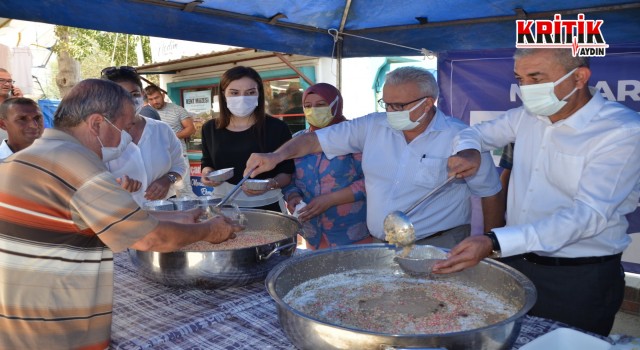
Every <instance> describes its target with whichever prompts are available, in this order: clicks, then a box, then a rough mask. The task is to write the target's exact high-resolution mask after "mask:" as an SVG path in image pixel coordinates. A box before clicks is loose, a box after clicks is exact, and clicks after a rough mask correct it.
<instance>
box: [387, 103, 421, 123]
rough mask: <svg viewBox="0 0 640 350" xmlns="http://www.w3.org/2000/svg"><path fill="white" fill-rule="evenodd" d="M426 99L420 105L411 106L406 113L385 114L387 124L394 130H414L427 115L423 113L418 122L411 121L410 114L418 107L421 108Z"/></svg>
mask: <svg viewBox="0 0 640 350" xmlns="http://www.w3.org/2000/svg"><path fill="white" fill-rule="evenodd" d="M426 100H427V98H426V97H425V98H424V99H423V100H422V101H420V103H418V104H417V105H415V106H413V108H411V109H410V110H408V111H398V112H387V122H388V123H389V125H391V127H392V128H394V129H396V130H401V131H402V130H411V129H415V128H417V127H418V125H420V121H421V120H422V119H424V117H426V116H427V113H426V112H425V113H423V114H422V115H421V116H420V118H418V120H416V121H415V122H414V121H411V112H413V111H414V110H415V109H416V108H418V106H421V105H422V104H423V103H424V101H426Z"/></svg>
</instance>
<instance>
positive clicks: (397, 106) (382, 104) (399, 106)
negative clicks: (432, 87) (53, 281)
mask: <svg viewBox="0 0 640 350" xmlns="http://www.w3.org/2000/svg"><path fill="white" fill-rule="evenodd" d="M427 97H431V96H423V97H420V98H417V99H415V100H413V101H410V102H407V103H386V102H384V101H383V100H382V99H379V100H378V105H379V106H380V107H381V108H382V109H384V110H387V109H389V108H391V110H392V111H397V112H398V111H403V110H404V108H405V107H406V106H408V105H410V104H412V103H414V102H417V101H420V100H422V99H425V98H427Z"/></svg>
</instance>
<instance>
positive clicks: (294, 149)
mask: <svg viewBox="0 0 640 350" xmlns="http://www.w3.org/2000/svg"><path fill="white" fill-rule="evenodd" d="M438 93H439V91H438V86H437V83H436V81H435V79H434V77H433V75H432V74H431V73H430V72H429V71H427V70H426V69H422V68H418V67H403V68H398V69H396V70H394V71H392V72H390V73H389V74H388V75H387V79H386V83H385V86H384V88H383V98H382V99H381V100H380V101H379V103H380V104H381V106H382V107H383V108H385V109H386V111H387V112H386V113H372V114H369V115H367V116H364V117H361V118H356V119H353V120H350V121H347V122H343V123H340V124H336V125H333V126H331V127H327V128H324V129H321V130H317V131H316V132H315V133H308V134H306V135H302V136H300V137H296V138H294V139H293V140H291V141H289V142H287V143H285V144H284V145H283V146H282V147H280V148H279V149H278V150H277V151H276V152H274V153H268V154H254V155H252V156H251V158H250V159H249V160H248V162H247V169H252V168H253V167H255V166H259V167H258V168H257V169H256V170H255V171H254V173H253V176H255V175H257V174H259V173H261V172H264V171H267V170H269V169H271V168H273V166H275V164H277V163H279V162H281V161H283V160H285V159H292V158H297V157H301V156H304V155H307V154H309V153H314V152H324V153H325V154H326V155H327V157H328V158H329V159H331V158H333V157H335V156H339V155H344V154H349V153H359V152H361V153H362V170H363V172H364V179H365V188H366V191H367V226H368V228H369V230H370V232H371V234H372V235H373V236H374V237H376V238H377V239H378V240H380V241H383V240H384V239H385V233H384V230H383V221H384V218H385V217H386V216H387V214H389V213H391V212H393V211H396V210H399V211H404V210H405V209H407V208H409V207H410V206H411V205H412V204H414V203H415V202H416V201H417V200H418V199H420V198H421V197H422V196H424V195H425V194H426V193H428V192H430V191H431V190H432V189H434V188H435V187H436V186H438V185H439V184H441V183H443V182H445V181H446V180H447V169H446V165H447V159H448V157H449V156H450V155H451V154H452V151H453V148H452V142H453V138H454V137H455V135H456V134H457V133H458V132H459V131H460V130H463V129H464V128H466V127H467V125H466V124H464V123H463V122H461V121H460V120H458V119H454V118H451V117H448V116H446V115H444V114H443V113H442V112H440V111H439V110H438V109H437V108H436V107H435V102H436V100H437V98H438ZM483 159H484V160H486V161H485V162H483V165H482V169H480V171H479V172H478V173H477V174H476V175H474V176H471V177H467V178H466V179H457V180H455V181H454V182H452V183H450V184H449V185H447V186H445V187H444V188H443V189H441V190H440V191H439V192H437V193H436V194H435V195H434V196H433V197H431V198H430V199H428V200H427V201H425V202H423V203H422V204H421V205H420V206H418V207H417V208H416V209H415V210H414V211H412V212H411V213H410V215H409V217H410V219H411V222H412V223H413V225H414V227H415V232H416V239H417V240H418V244H431V245H436V246H441V247H447V248H451V247H453V246H454V245H455V244H456V243H458V242H460V241H461V240H462V239H464V238H465V237H467V236H468V235H469V233H470V225H469V223H470V220H471V203H470V197H471V195H475V196H478V197H482V204H483V214H484V226H485V228H487V229H490V228H493V227H499V226H502V224H503V220H504V219H503V214H504V204H503V201H501V198H500V196H497V195H496V194H498V192H499V191H500V188H501V186H500V182H499V179H498V175H497V171H496V169H495V166H494V165H493V164H492V163H491V156H490V154H489V153H485V154H483Z"/></svg>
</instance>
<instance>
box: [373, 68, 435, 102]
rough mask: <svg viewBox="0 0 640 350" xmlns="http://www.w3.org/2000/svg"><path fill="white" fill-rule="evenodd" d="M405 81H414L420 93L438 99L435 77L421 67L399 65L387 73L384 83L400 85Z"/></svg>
mask: <svg viewBox="0 0 640 350" xmlns="http://www.w3.org/2000/svg"><path fill="white" fill-rule="evenodd" d="M406 83H416V84H418V88H419V89H420V92H421V93H422V95H426V96H431V97H433V98H434V99H438V95H439V94H440V89H438V82H436V78H435V77H434V76H433V74H431V72H429V70H427V69H426V68H422V67H413V66H409V67H401V68H397V69H394V70H393V71H391V72H389V73H387V76H386V80H385V84H389V85H400V84H406Z"/></svg>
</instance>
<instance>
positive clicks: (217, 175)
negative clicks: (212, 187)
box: [206, 168, 233, 182]
mask: <svg viewBox="0 0 640 350" xmlns="http://www.w3.org/2000/svg"><path fill="white" fill-rule="evenodd" d="M232 177H233V168H225V169H219V170H214V171H212V172H210V173H208V174H207V175H206V178H207V179H209V180H211V181H216V182H223V181H227V180H229V179H230V178H232Z"/></svg>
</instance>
